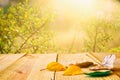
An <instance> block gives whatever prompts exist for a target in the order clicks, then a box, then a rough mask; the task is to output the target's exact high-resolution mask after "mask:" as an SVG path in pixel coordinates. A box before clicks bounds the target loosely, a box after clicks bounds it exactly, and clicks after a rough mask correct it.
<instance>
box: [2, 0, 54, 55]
mask: <svg viewBox="0 0 120 80" xmlns="http://www.w3.org/2000/svg"><path fill="white" fill-rule="evenodd" d="M52 18H53V15H52V13H51V12H50V10H48V9H46V8H41V9H40V8H36V7H33V6H30V5H29V3H28V2H27V1H26V2H24V3H18V4H16V5H14V6H10V7H9V8H8V9H7V12H6V13H4V9H3V8H0V53H25V52H27V53H45V52H47V51H51V49H53V47H54V44H53V42H52V41H51V39H52V37H53V33H52V32H51V30H50V27H49V23H50V21H51V20H52Z"/></svg>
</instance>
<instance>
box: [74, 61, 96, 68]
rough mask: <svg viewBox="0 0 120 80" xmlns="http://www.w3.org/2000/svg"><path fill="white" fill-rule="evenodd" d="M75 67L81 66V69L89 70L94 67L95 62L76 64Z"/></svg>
mask: <svg viewBox="0 0 120 80" xmlns="http://www.w3.org/2000/svg"><path fill="white" fill-rule="evenodd" d="M75 65H76V66H79V67H80V68H87V67H90V66H92V65H94V63H93V62H82V63H76V64H75Z"/></svg>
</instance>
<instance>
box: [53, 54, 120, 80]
mask: <svg viewBox="0 0 120 80" xmlns="http://www.w3.org/2000/svg"><path fill="white" fill-rule="evenodd" d="M90 56H91V55H89V56H88V54H87V53H85V54H59V55H58V62H59V63H61V64H63V65H66V66H68V65H69V64H71V63H73V64H74V63H81V62H85V61H91V62H94V63H95V64H96V63H100V62H99V61H98V60H96V59H95V58H94V57H93V58H94V59H93V58H91V57H92V56H91V57H90ZM82 70H83V71H84V72H87V71H89V69H84V68H82ZM63 73H64V72H56V76H55V80H109V79H111V80H113V79H114V80H119V79H120V78H119V77H118V76H117V75H111V76H108V77H95V78H93V77H88V76H86V75H84V74H81V75H75V76H63Z"/></svg>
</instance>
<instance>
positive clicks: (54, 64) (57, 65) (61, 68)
mask: <svg viewBox="0 0 120 80" xmlns="http://www.w3.org/2000/svg"><path fill="white" fill-rule="evenodd" d="M47 69H48V70H50V71H64V70H65V69H66V67H65V66H63V65H62V64H60V63H58V62H51V63H49V64H48V65H47Z"/></svg>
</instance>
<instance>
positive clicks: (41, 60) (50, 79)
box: [27, 54, 57, 80]
mask: <svg viewBox="0 0 120 80" xmlns="http://www.w3.org/2000/svg"><path fill="white" fill-rule="evenodd" d="M56 57H57V54H40V55H39V56H38V59H37V61H36V62H35V64H34V67H33V69H32V71H31V73H30V75H29V76H28V78H27V80H54V72H51V71H48V70H42V71H40V70H41V69H45V68H46V66H47V64H48V63H50V62H52V61H54V62H56Z"/></svg>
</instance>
